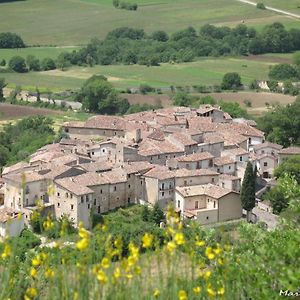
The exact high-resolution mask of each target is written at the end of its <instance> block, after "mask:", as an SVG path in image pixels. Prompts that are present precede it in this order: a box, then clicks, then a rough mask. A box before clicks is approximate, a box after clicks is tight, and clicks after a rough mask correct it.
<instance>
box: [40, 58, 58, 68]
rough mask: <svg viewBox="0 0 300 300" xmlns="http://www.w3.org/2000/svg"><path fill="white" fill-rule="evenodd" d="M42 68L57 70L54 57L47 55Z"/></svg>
mask: <svg viewBox="0 0 300 300" xmlns="http://www.w3.org/2000/svg"><path fill="white" fill-rule="evenodd" d="M41 68H42V70H44V71H49V70H55V69H56V65H55V62H54V60H53V59H52V58H49V57H46V58H44V59H43V60H42V62H41Z"/></svg>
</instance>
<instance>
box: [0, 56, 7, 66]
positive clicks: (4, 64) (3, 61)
mask: <svg viewBox="0 0 300 300" xmlns="http://www.w3.org/2000/svg"><path fill="white" fill-rule="evenodd" d="M0 66H1V67H5V66H6V60H5V59H4V58H3V59H1V60H0Z"/></svg>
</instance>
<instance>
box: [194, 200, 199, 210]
mask: <svg viewBox="0 0 300 300" xmlns="http://www.w3.org/2000/svg"><path fill="white" fill-rule="evenodd" d="M198 208H199V202H198V201H195V209H198Z"/></svg>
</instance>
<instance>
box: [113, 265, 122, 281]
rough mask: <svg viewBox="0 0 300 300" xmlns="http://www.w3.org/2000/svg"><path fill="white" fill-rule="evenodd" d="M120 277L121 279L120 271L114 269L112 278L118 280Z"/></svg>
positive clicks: (117, 268)
mask: <svg viewBox="0 0 300 300" xmlns="http://www.w3.org/2000/svg"><path fill="white" fill-rule="evenodd" d="M120 277H121V270H120V268H119V267H116V268H115V271H114V278H115V279H118V278H120Z"/></svg>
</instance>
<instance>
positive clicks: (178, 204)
mask: <svg viewBox="0 0 300 300" xmlns="http://www.w3.org/2000/svg"><path fill="white" fill-rule="evenodd" d="M177 207H178V208H180V200H178V201H177Z"/></svg>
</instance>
